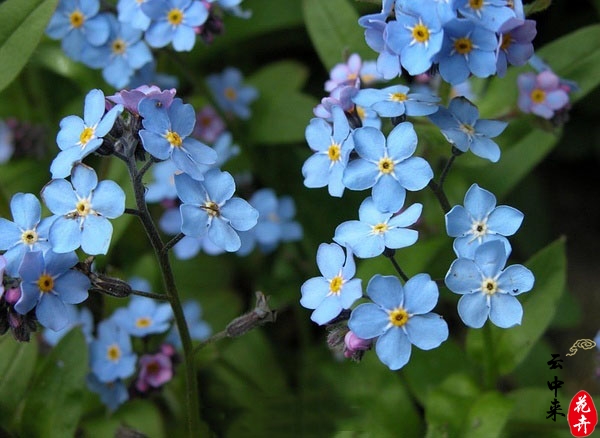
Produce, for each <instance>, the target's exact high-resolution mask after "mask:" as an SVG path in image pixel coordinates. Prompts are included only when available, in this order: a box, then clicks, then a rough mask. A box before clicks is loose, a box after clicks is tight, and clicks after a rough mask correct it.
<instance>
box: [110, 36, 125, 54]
mask: <svg viewBox="0 0 600 438" xmlns="http://www.w3.org/2000/svg"><path fill="white" fill-rule="evenodd" d="M126 48H127V44H126V43H125V41H123V40H122V39H121V38H117V39H116V40H114V41H113V43H112V51H113V53H114V54H116V55H122V54H123V53H125V49H126Z"/></svg>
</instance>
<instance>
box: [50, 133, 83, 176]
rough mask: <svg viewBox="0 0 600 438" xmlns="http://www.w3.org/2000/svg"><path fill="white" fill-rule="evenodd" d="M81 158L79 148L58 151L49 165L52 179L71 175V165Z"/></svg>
mask: <svg viewBox="0 0 600 438" xmlns="http://www.w3.org/2000/svg"><path fill="white" fill-rule="evenodd" d="M90 143H91V142H90ZM82 158H83V154H82V151H81V148H80V147H79V146H73V147H70V148H68V149H65V150H62V151H60V152H59V153H58V155H57V156H56V157H55V158H54V160H52V164H51V165H50V173H51V174H52V178H66V177H67V176H69V174H70V173H71V168H72V167H73V164H75V163H76V162H78V161H81V159H82Z"/></svg>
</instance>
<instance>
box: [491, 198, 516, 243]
mask: <svg viewBox="0 0 600 438" xmlns="http://www.w3.org/2000/svg"><path fill="white" fill-rule="evenodd" d="M523 217H524V215H523V213H521V212H520V211H519V210H517V209H516V208H513V207H509V206H507V205H500V206H498V207H496V209H495V210H494V211H492V213H491V214H490V216H489V218H488V221H487V227H488V230H489V231H491V232H494V233H498V234H502V235H503V236H512V235H513V234H515V233H516V232H517V230H518V229H519V227H520V226H521V223H522V222H523Z"/></svg>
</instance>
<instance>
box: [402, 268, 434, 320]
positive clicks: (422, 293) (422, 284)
mask: <svg viewBox="0 0 600 438" xmlns="http://www.w3.org/2000/svg"><path fill="white" fill-rule="evenodd" d="M404 291H405V294H404V296H405V298H404V305H403V307H404V308H405V309H406V311H407V312H408V313H410V314H424V313H427V312H430V311H431V310H432V309H433V308H434V307H435V305H436V304H437V302H438V298H439V291H438V287H437V284H436V283H435V281H433V280H431V277H430V276H429V274H418V275H415V276H414V277H412V278H411V279H409V280H408V281H407V282H406V284H405V285H404ZM411 321H412V319H411Z"/></svg>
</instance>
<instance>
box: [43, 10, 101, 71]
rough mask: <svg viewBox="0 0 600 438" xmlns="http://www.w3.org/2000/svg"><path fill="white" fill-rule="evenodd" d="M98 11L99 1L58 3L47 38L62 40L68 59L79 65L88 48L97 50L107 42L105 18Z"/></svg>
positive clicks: (47, 29) (47, 30)
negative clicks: (92, 47)
mask: <svg viewBox="0 0 600 438" xmlns="http://www.w3.org/2000/svg"><path fill="white" fill-rule="evenodd" d="M99 10H100V2H99V1H98V0H60V2H59V3H58V7H57V8H56V12H54V15H53V16H52V18H51V19H50V23H48V27H47V28H46V34H47V35H48V36H49V37H50V38H53V39H56V40H62V41H61V45H62V48H63V50H64V52H65V53H66V54H67V56H69V57H70V58H72V59H74V60H76V61H79V60H80V59H81V55H82V52H83V50H84V48H85V47H86V46H87V45H88V44H90V45H92V46H100V45H102V44H104V43H105V42H106V40H107V39H108V34H109V32H110V30H109V24H108V21H107V19H106V15H105V14H100V15H99V14H98V11H99Z"/></svg>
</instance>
